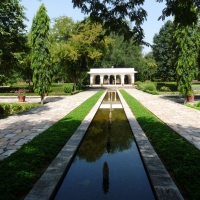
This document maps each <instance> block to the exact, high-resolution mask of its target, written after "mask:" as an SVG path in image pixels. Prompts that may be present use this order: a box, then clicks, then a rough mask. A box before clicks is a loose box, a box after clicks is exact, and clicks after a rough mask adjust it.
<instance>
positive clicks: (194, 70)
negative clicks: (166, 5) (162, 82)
mask: <svg viewBox="0 0 200 200" xmlns="http://www.w3.org/2000/svg"><path fill="white" fill-rule="evenodd" d="M174 37H175V39H176V44H177V46H176V61H177V62H176V72H177V85H178V90H179V91H180V93H181V94H183V95H184V96H185V97H186V98H187V96H191V95H192V94H193V90H192V86H191V85H192V80H193V79H194V78H195V77H197V75H198V61H197V60H198V56H199V48H200V44H199V42H200V35H199V31H198V27H197V26H196V25H195V24H194V25H191V26H182V25H181V24H178V25H177V29H176V32H175V35H174Z"/></svg>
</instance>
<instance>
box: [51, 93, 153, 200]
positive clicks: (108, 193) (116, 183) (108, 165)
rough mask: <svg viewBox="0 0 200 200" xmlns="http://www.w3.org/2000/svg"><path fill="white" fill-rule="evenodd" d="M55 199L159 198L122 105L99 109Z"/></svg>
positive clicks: (147, 199) (115, 199)
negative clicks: (148, 175)
mask: <svg viewBox="0 0 200 200" xmlns="http://www.w3.org/2000/svg"><path fill="white" fill-rule="evenodd" d="M105 99H106V101H108V102H109V103H110V101H112V98H111V99H110V98H109V97H108V96H106V98H105ZM104 104H105V100H104ZM110 118H112V119H111V123H109V120H110ZM55 199H56V200H62V199H65V200H66V199H69V200H71V199H74V200H79V199H81V200H83V199H87V200H91V199H101V200H102V199H109V200H118V199H119V200H129V199H131V200H133V199H134V200H153V199H155V197H154V194H153V192H152V189H151V186H150V183H149V180H148V178H147V175H146V172H145V169H144V166H143V163H142V161H141V158H140V155H139V153H138V149H137V147H136V143H135V141H134V137H133V134H132V131H131V129H130V126H129V123H128V120H127V118H126V115H125V113H124V110H123V109H122V108H113V107H112V106H111V107H110V108H100V109H99V110H98V112H97V113H96V115H95V117H94V119H93V121H92V122H91V125H90V127H89V129H88V131H87V133H86V135H85V137H84V139H83V142H82V144H81V146H80V148H79V150H78V153H77V155H76V157H75V158H74V160H73V162H72V164H71V167H70V168H69V170H68V172H67V174H66V177H65V178H64V180H63V182H62V184H61V186H60V188H59V190H58V192H57V194H56V196H55Z"/></svg>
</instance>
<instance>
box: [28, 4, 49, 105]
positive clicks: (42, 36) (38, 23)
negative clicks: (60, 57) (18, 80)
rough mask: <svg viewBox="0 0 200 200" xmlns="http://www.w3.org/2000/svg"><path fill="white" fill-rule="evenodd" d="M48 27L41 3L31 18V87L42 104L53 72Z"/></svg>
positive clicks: (45, 13)
mask: <svg viewBox="0 0 200 200" xmlns="http://www.w3.org/2000/svg"><path fill="white" fill-rule="evenodd" d="M49 29H50V18H49V17H48V15H47V11H46V8H45V6H44V4H42V5H41V6H40V8H39V10H38V11H37V14H36V16H35V17H34V18H33V23H32V27H31V47H32V53H31V57H32V62H31V67H32V69H33V88H34V90H35V91H36V92H38V93H39V95H40V97H41V104H43V99H44V96H45V93H48V92H49V90H50V85H51V80H52V74H53V72H52V69H51V65H50V61H51V59H50V52H49V45H50V44H49Z"/></svg>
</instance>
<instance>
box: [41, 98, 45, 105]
mask: <svg viewBox="0 0 200 200" xmlns="http://www.w3.org/2000/svg"><path fill="white" fill-rule="evenodd" d="M41 104H42V105H44V97H41Z"/></svg>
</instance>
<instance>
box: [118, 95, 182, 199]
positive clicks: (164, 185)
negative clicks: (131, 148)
mask: <svg viewBox="0 0 200 200" xmlns="http://www.w3.org/2000/svg"><path fill="white" fill-rule="evenodd" d="M118 95H119V98H120V101H121V103H122V106H123V108H124V112H125V113H126V117H127V119H128V121H129V124H130V127H131V129H132V132H133V135H134V137H135V141H136V144H137V147H138V150H139V152H140V155H141V158H142V160H143V163H144V166H145V169H146V171H147V174H148V177H149V179H150V182H151V184H152V186H153V189H154V193H155V195H156V198H157V199H158V200H169V199H173V200H184V198H183V196H182V195H181V193H180V191H179V190H178V188H177V186H176V185H175V183H174V181H173V180H172V178H171V177H170V175H169V173H168V172H167V170H166V168H165V167H164V165H163V164H162V162H161V160H160V158H159V157H158V155H157V153H156V152H155V151H154V149H153V147H152V145H151V143H150V142H149V140H148V138H147V137H146V135H145V133H144V132H143V130H142V128H141V127H140V125H139V124H138V122H137V120H136V118H135V116H134V115H133V113H132V111H131V109H130V108H129V106H128V104H127V103H126V101H125V100H124V98H123V97H122V95H121V93H120V92H118Z"/></svg>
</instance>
